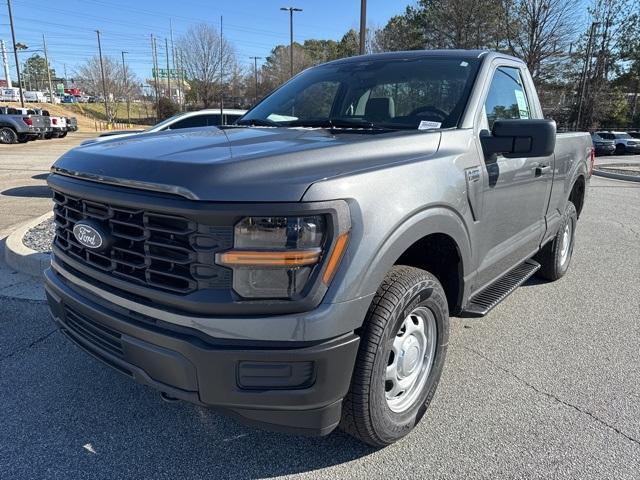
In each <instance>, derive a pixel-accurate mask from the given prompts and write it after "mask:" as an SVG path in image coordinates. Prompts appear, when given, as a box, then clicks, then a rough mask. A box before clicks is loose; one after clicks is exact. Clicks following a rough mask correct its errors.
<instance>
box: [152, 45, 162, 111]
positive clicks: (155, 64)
mask: <svg viewBox="0 0 640 480" xmlns="http://www.w3.org/2000/svg"><path fill="white" fill-rule="evenodd" d="M151 52H152V54H153V82H154V84H155V87H156V88H155V90H156V120H158V113H159V112H158V110H160V92H159V90H158V47H157V45H156V39H155V37H154V36H153V33H152V34H151Z"/></svg>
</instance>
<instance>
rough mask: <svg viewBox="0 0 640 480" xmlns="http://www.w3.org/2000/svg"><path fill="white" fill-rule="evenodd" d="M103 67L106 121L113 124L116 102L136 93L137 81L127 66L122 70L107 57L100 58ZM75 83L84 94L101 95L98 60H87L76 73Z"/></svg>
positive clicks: (115, 62)
mask: <svg viewBox="0 0 640 480" xmlns="http://www.w3.org/2000/svg"><path fill="white" fill-rule="evenodd" d="M102 65H103V67H104V80H105V82H104V83H105V90H106V92H107V98H106V105H107V112H106V116H107V121H109V122H113V121H114V120H115V118H116V114H117V108H116V105H117V102H118V100H119V99H124V98H127V97H129V96H134V95H136V94H137V93H138V89H139V87H138V85H139V83H140V82H139V81H138V79H137V77H136V76H135V75H134V74H133V73H132V72H131V71H130V70H129V68H128V67H127V66H125V67H124V70H123V68H122V64H121V63H120V62H118V61H117V60H116V59H114V58H112V57H108V56H104V57H102ZM76 78H77V81H76V83H77V84H78V85H79V86H80V87H81V88H82V89H83V90H84V91H86V92H90V93H92V94H94V95H101V96H102V95H103V88H102V74H101V70H100V59H99V58H98V57H97V56H95V57H92V58H90V59H89V60H87V62H86V63H85V64H84V65H82V66H81V67H80V68H78V69H77V71H76Z"/></svg>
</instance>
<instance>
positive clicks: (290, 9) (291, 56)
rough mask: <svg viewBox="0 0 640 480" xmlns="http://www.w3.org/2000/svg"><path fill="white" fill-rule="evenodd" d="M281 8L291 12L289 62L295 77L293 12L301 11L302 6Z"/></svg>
mask: <svg viewBox="0 0 640 480" xmlns="http://www.w3.org/2000/svg"><path fill="white" fill-rule="evenodd" d="M280 10H284V11H285V12H289V62H290V65H291V77H293V12H301V11H302V9H301V8H295V7H281V8H280Z"/></svg>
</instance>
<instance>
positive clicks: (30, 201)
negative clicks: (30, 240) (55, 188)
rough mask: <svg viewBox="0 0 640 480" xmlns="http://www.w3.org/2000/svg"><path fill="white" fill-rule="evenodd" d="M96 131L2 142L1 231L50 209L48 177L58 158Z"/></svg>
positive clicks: (0, 184)
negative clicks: (34, 139)
mask: <svg viewBox="0 0 640 480" xmlns="http://www.w3.org/2000/svg"><path fill="white" fill-rule="evenodd" d="M95 136H96V133H94V132H72V133H69V134H68V135H67V136H66V137H64V138H52V139H50V140H36V141H34V142H29V143H25V144H15V145H0V232H1V231H3V230H5V229H7V228H9V227H10V226H12V225H15V224H16V223H21V222H24V221H27V220H29V219H30V218H34V217H37V216H39V215H42V214H44V213H46V212H47V211H48V210H50V209H51V199H50V194H49V188H48V187H47V186H46V183H45V180H46V178H47V175H48V174H49V168H50V167H51V164H52V163H53V162H55V161H56V159H57V158H58V157H59V156H60V155H62V154H63V153H64V152H66V151H67V150H69V149H70V148H72V147H75V146H76V145H79V144H80V142H82V141H83V140H85V139H87V138H91V137H95Z"/></svg>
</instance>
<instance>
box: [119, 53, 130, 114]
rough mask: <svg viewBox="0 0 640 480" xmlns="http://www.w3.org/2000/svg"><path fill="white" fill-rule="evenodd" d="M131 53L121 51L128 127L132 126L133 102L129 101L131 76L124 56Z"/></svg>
mask: <svg viewBox="0 0 640 480" xmlns="http://www.w3.org/2000/svg"><path fill="white" fill-rule="evenodd" d="M125 53H129V52H125V51H121V52H120V54H121V55H122V79H123V80H124V93H125V94H126V95H127V125H131V102H130V101H129V75H127V68H126V67H125V65H124V54H125Z"/></svg>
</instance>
